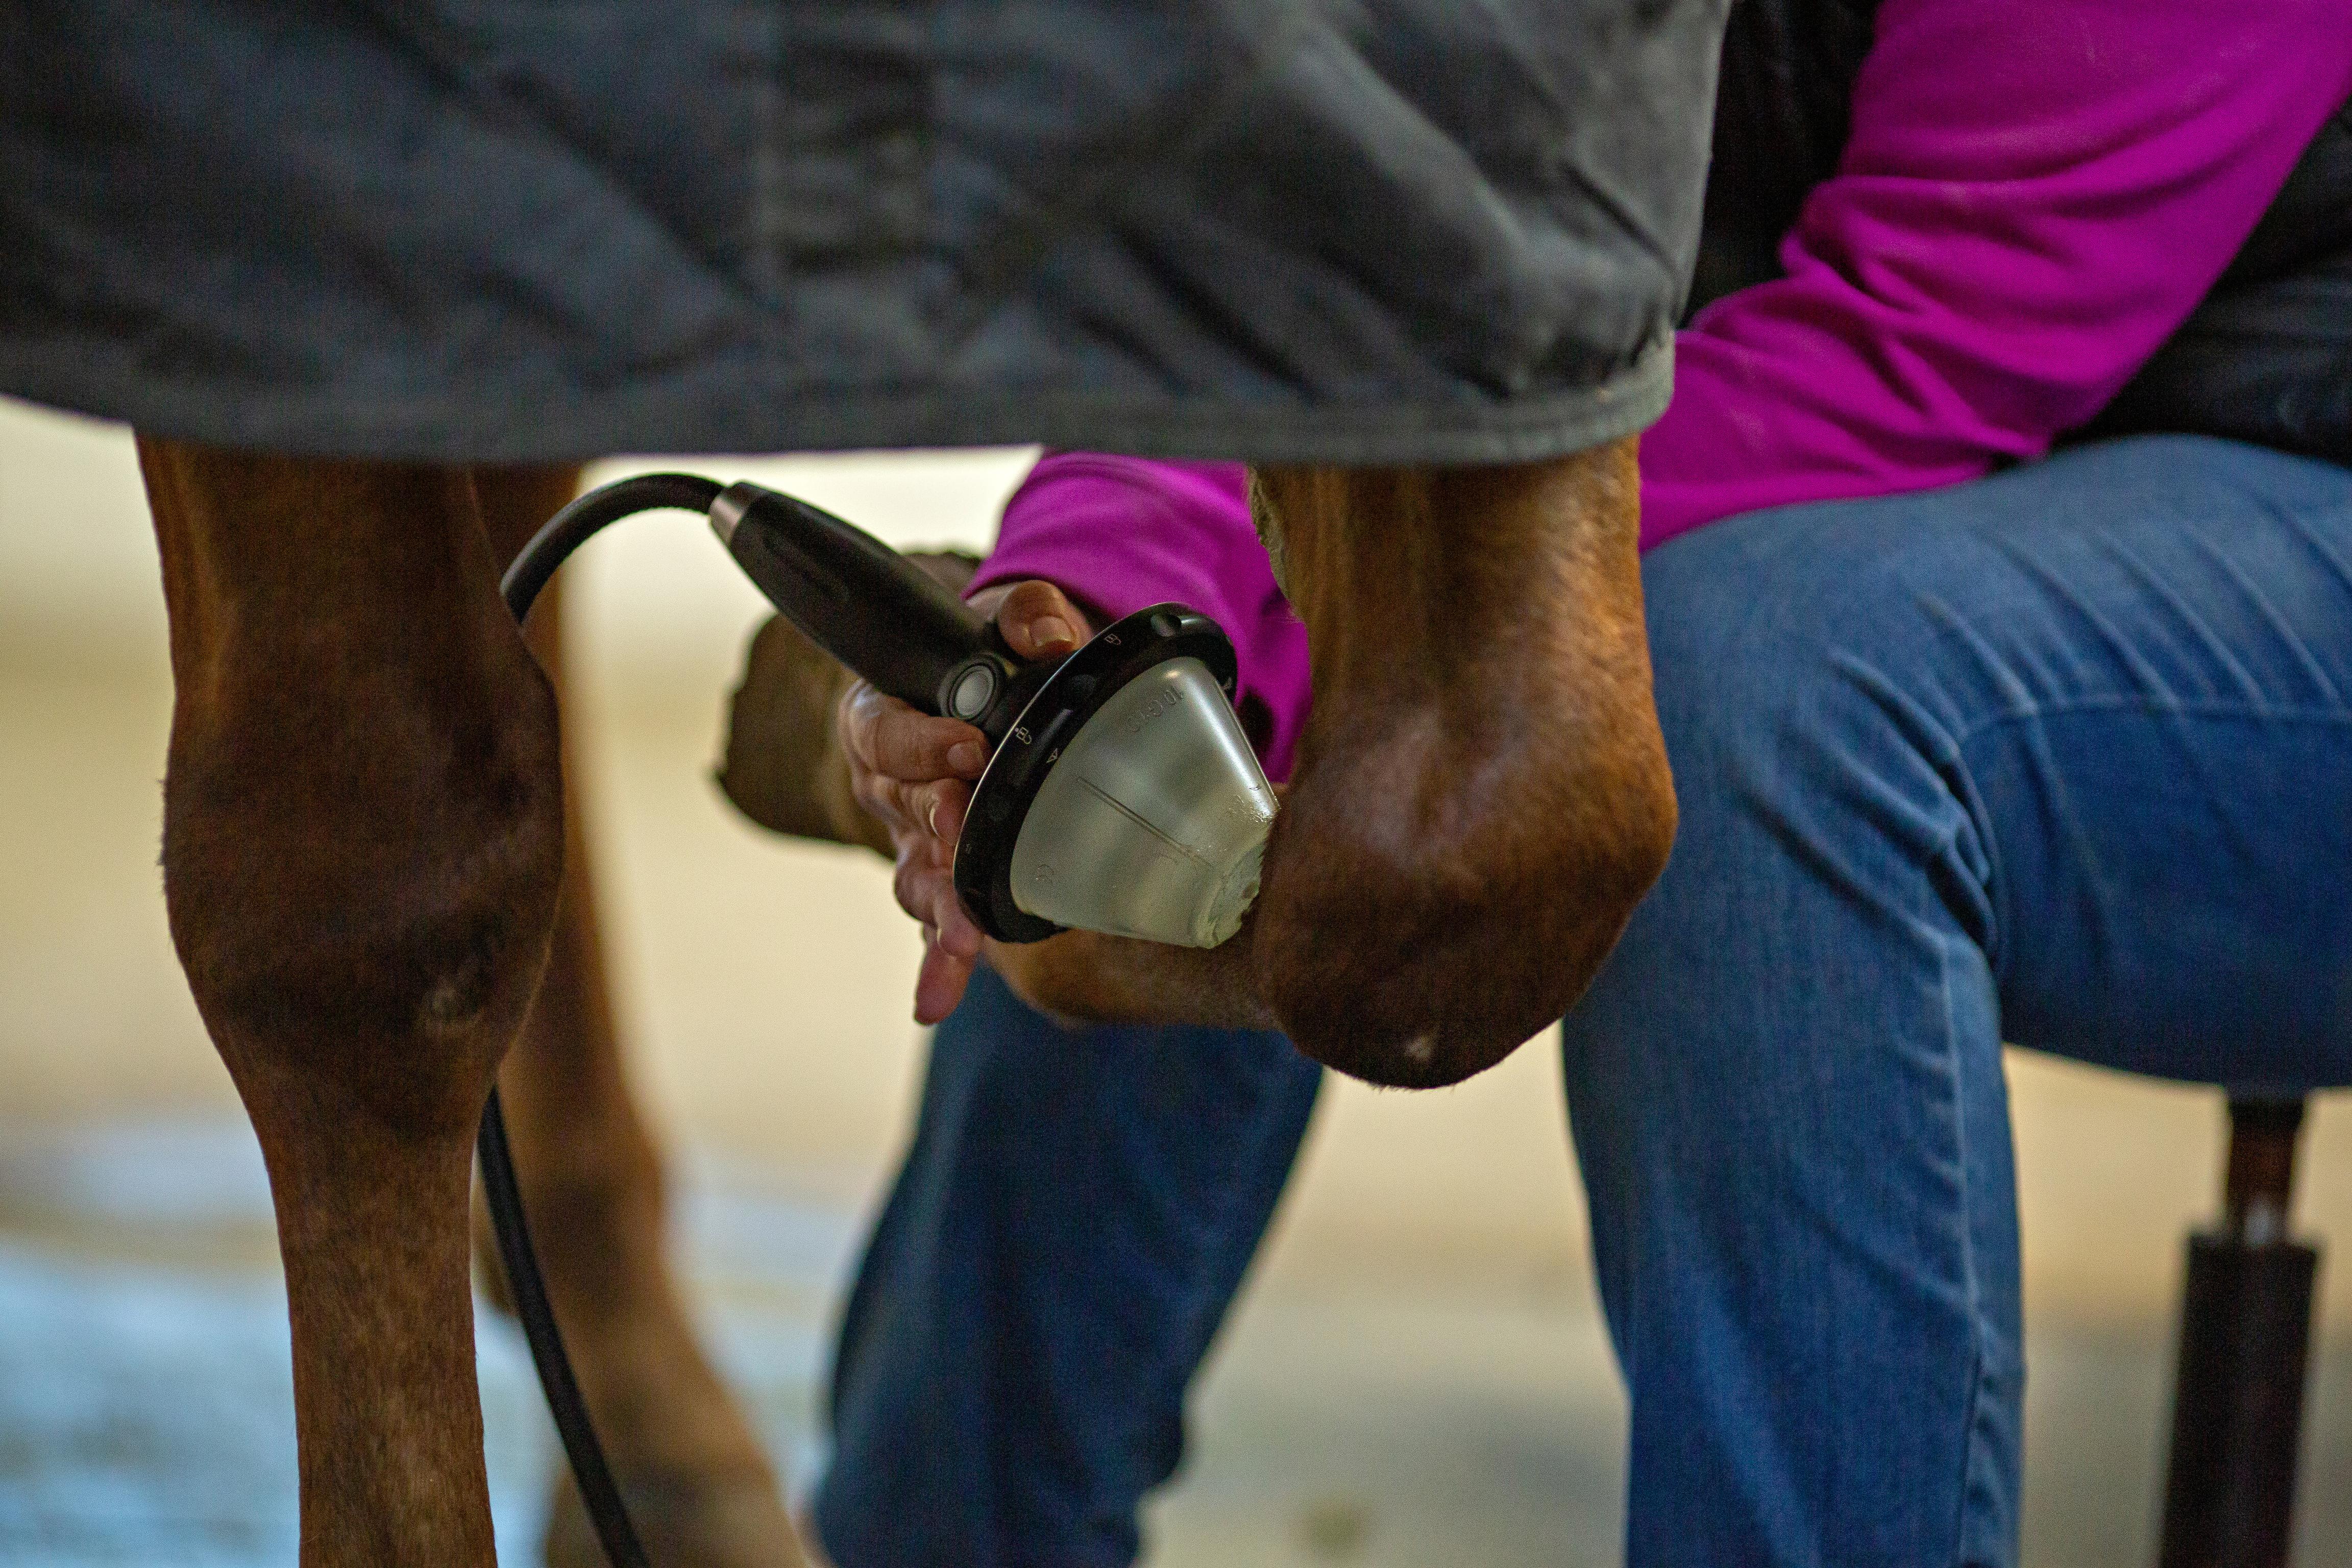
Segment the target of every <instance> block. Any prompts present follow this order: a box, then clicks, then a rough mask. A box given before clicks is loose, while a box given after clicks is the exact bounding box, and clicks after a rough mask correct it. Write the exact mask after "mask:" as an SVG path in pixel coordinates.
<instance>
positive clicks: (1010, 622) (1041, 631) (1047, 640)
mask: <svg viewBox="0 0 2352 1568" xmlns="http://www.w3.org/2000/svg"><path fill="white" fill-rule="evenodd" d="M1086 624H1087V618H1086V616H1083V615H1081V614H1079V613H1078V607H1077V606H1076V605H1073V604H1072V603H1070V599H1069V595H1066V594H1064V593H1063V592H1062V591H1061V590H1060V589H1059V588H1056V587H1055V586H1054V584H1051V583H1045V582H1039V581H1035V580H1034V579H1033V580H1032V581H1030V582H1026V583H1022V584H1016V585H1015V586H1014V588H1013V591H1012V592H1011V593H1009V594H1007V595H1004V602H1003V604H1002V605H998V606H997V607H996V627H997V630H999V631H1000V632H1002V633H1003V634H1004V642H1005V646H1006V647H1010V648H1011V649H1012V650H1013V653H1015V654H1016V655H1018V656H1019V657H1020V658H1029V659H1036V658H1061V657H1062V656H1063V655H1065V654H1068V653H1073V652H1076V649H1077V646H1078V642H1079V639H1080V638H1081V637H1084V636H1085V631H1084V628H1085V626H1086Z"/></svg>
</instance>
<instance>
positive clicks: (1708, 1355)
mask: <svg viewBox="0 0 2352 1568" xmlns="http://www.w3.org/2000/svg"><path fill="white" fill-rule="evenodd" d="M1644 581H1645V586H1646V591H1647V593H1648V596H1649V619H1650V637H1651V647H1652V652H1653V657H1654V661H1655V667H1656V680H1657V695H1658V707H1659V713H1660V717H1661V719H1662V720H1663V721H1664V726H1665V734H1666V742H1667V747H1668V751H1669V752H1670V754H1671V756H1672V758H1673V762H1674V766H1675V781H1676V784H1677V786H1678V791H1679V795H1680V799H1681V803H1682V828H1681V835H1680V837H1679V839H1678V840H1677V842H1676V844H1675V853H1674V858H1673V862H1672V864H1671V865H1670V866H1669V867H1668V868H1667V869H1666V873H1665V875H1664V878H1663V879H1661V880H1660V882H1659V884H1658V886H1657V889H1656V890H1655V891H1654V892H1653V893H1652V894H1651V896H1650V898H1649V900H1647V901H1646V902H1645V903H1644V904H1643V906H1642V908H1641V910H1639V911H1638V912H1637V913H1636V914H1635V916H1634V918H1633V923H1632V925H1631V926H1630V927H1629V928H1628V930H1627V931H1626V933H1625V936H1624V940H1623V941H1622V942H1621V943H1620V944H1619V946H1618V949H1617V951H1616V952H1615V954H1614V955H1613V956H1612V958H1611V960H1610V961H1609V963H1608V964H1607V965H1606V966H1605V967H1604V969H1603V971H1602V973H1601V976H1600V977H1599V979H1598V980H1597V981H1596V983H1595V984H1594V985H1593V987H1592V990H1591V993H1590V994H1588V995H1587V996H1586V997H1585V999H1584V1000H1583V1001H1582V1002H1581V1003H1580V1004H1579V1005H1578V1006H1577V1007H1576V1009H1575V1011H1574V1012H1572V1013H1571V1014H1570V1016H1569V1017H1568V1019H1567V1021H1566V1024H1565V1049H1566V1053H1567V1082H1568V1094H1569V1105H1570V1116H1571V1121H1572V1125H1573V1129H1574V1132H1575V1139H1576V1147H1577V1153H1578V1156H1579V1158H1580V1161H1581V1162H1582V1165H1583V1170H1584V1177H1585V1183H1586V1185H1587V1187H1588V1189H1589V1192H1590V1194H1591V1213H1592V1237H1593V1252H1594V1260H1595V1264H1596V1267H1597V1269H1598V1274H1599V1279H1600V1285H1601V1299H1602V1302H1603V1304H1604V1306H1605V1308H1606V1310H1607V1312H1608V1318H1609V1324H1610V1331H1611V1333H1612V1338H1613V1340H1614V1342H1615V1345H1616V1350H1617V1356H1618V1361H1619V1364H1620V1365H1621V1367H1622V1370H1623V1373H1624V1376H1625V1381H1626V1384H1627V1385H1628V1388H1629V1391H1630V1394H1631V1396H1632V1406H1633V1434H1632V1444H1633V1451H1632V1455H1631V1464H1630V1467H1629V1474H1630V1478H1631V1479H1630V1483H1629V1485H1630V1495H1629V1498H1628V1508H1627V1521H1626V1532H1627V1542H1626V1557H1627V1561H1628V1562H1629V1563H1633V1564H1637V1565H1646V1564H1652V1563H1675V1564H1717V1563H1719V1564H1740V1565H1743V1568H1745V1565H1750V1564H1759V1563H1842V1564H1843V1563H1886V1564H1900V1565H1902V1568H1923V1565H1929V1564H1979V1563H1983V1564H2000V1563H2012V1562H2014V1561H2015V1558H2016V1554H2017V1544H2016V1543H2017V1518H2018V1490H2019V1467H2020V1457H2019V1424H2020V1409H2021V1396H2022V1393H2023V1358H2022V1352H2021V1346H2020V1338H2019V1335H2020V1330H2019V1305H2018V1261H2017V1256H2018V1254H2017V1213H2016V1197H2015V1191H2014V1185H2013V1179H2012V1171H2011V1144H2010V1129H2009V1117H2008V1106H2007V1101H2006V1097H2005V1090H2004V1086H2003V1081H2002V1076H2001V1062H2000V1042H2001V1041H2002V1040H2003V1039H2004V1038H2006V1039H2009V1040H2011V1041H2013V1042H2016V1043H2017V1044H2020V1045H2024V1046H2031V1047H2038V1048H2041V1049H2044V1050H2050V1051H2055V1052H2060V1053H2063V1054H2064V1055H2067V1056H2071V1057H2076V1058H2082V1059H2084V1060H2087V1061H2093V1062H2098V1063H2103V1064H2105V1065H2107V1066H2111V1067H2117V1068H2128V1069H2131V1070H2134V1071H2138V1072H2146V1073H2155V1074H2159V1075H2162V1076H2165V1077H2168V1078H2179V1079H2198V1080H2203V1081H2209V1082H2219V1083H2225V1084H2229V1085H2231V1086H2235V1087H2250V1088H2251V1087H2264V1088H2273V1089H2305V1088H2310V1087H2316V1086H2320V1085H2326V1084H2342V1083H2346V1082H2352V472H2347V470H2346V469H2344V468H2336V467H2333V466H2330V465H2327V464H2324V463H2318V462H2313V461H2306V460H2303V459H2299V458H2288V457H2284V456H2280V455H2278V454H2275V453H2271V452H2265V451H2261V450H2257V449H2253V448H2250V447H2239V446H2233V445H2231V444H2228V443H2223V442H2219V441H2211V440H2205V439H2199V438H2190V437H2150V438H2141V439H2135V440H2127V441H2119V442H2114V443H2110V444H2105V445H2102V446H2096V447H2083V448H2078V449H2075V450H2073V451H2070V452H2066V453H2063V454H2062V455H2060V456H2058V457H2055V458H2051V459H2049V460H2048V461H2045V462H2042V463H2039V464H2035V465H2032V466H2031V467H2027V468H2018V469H2014V470H2011V471H2010V472H2008V473H2004V474H2001V475H2000V476H1997V477H1995V478H1992V479H1985V480H1982V481H1980V482H1978V483H1975V484H1970V485H1966V486H1961V487H1958V488H1955V489H1947V490H1941V491H1937V492H1933V493H1929V494H1924V495H1915V496H1907V497H1900V498H1894V499H1887V500H1869V501H1855V502H1845V503H1840V504H1835V505H1824V506H1811V507H1803V508H1792V509H1788V510H1780V511H1776V512H1769V513H1759V514H1755V515H1752V516H1748V517H1744V518H1738V519H1733V520H1730V521H1725V522H1721V523H1717V524H1716V525H1714V526H1712V527H1708V528H1705V529H1702V530H1700V531H1697V532H1696V533H1694V534H1691V535H1689V536H1687V537H1685V538H1684V539H1682V540H1679V541H1677V542H1674V543H1672V544H1669V545H1666V546H1664V548H1662V549H1660V550H1658V551H1656V552H1654V553H1653V554H1652V555H1651V556H1650V558H1649V560H1648V562H1647V563H1646V565H1645V568H1644ZM1315 1088H1316V1074H1315V1070H1314V1069H1313V1068H1311V1067H1309V1066H1308V1065H1307V1064H1305V1063H1304V1062H1303V1061H1301V1060H1300V1059H1298V1058H1296V1057H1295V1056H1293V1055H1292V1054H1291V1053H1290V1052H1289V1050H1288V1047H1286V1045H1285V1044H1284V1042H1283V1041H1282V1040H1281V1038H1280V1037H1278V1036H1271V1035H1260V1034H1245V1033H1221V1032H1217V1031H1207V1030H1132V1029H1102V1030H1091V1031H1085V1032H1079V1033H1068V1032H1065V1031H1062V1030H1060V1029H1057V1028H1056V1027H1055V1026H1053V1025H1052V1024H1050V1023H1048V1022H1046V1021H1045V1020H1044V1019H1042V1018H1039V1017H1038V1016H1035V1015H1034V1014H1032V1013H1030V1012H1028V1011H1027V1010H1026V1009H1024V1008H1023V1007H1022V1006H1021V1005H1019V1004H1018V1003H1017V1002H1015V1001H1014V1000H1013V999H1012V998H1011V997H1010V995H1009V994H1007V993H1006V992H1005V991H1004V990H1003V987H1002V986H1001V985H1000V984H995V983H994V982H993V981H992V980H990V979H987V978H983V979H982V982H981V983H980V984H978V985H977V986H976V987H975V990H974V993H973V994H972V995H971V998H970V999H969V1000H968V1001H967V1002H966V1004H965V1005H964V1006H963V1008H962V1009H961V1011H960V1012H959V1013H958V1014H957V1015H956V1016H954V1017H953V1018H952V1019H950V1021H949V1022H948V1024H947V1025H945V1026H942V1028H941V1029H940V1033H939V1037H938V1040H937V1043H936V1045H935V1047H934V1058H933V1063H932V1068H931V1077H930V1081H929V1087H928V1089H927V1091H926V1096H925V1100H924V1107H923V1113H922V1121H921V1125H920V1127H919V1130H918V1131H917V1133H916V1139H915V1146H914V1150H913V1152H912V1153H911V1154H910V1155H909V1157H908V1165H907V1170H906V1172H905V1173H904V1174H903V1175H902V1176H901V1178H900V1180H899V1183H898V1189H897V1191H896V1193H895V1194H893V1196H892V1198H891V1201H890V1205H889V1208H888V1210H887V1213H886V1214H885V1215H884V1217H883V1220H882V1223H881V1226H880V1228H879V1230H878V1231H877V1234H876V1236H875V1238H874V1242H873V1245H872V1247H871V1249H870V1251H869V1253H868V1255H867V1258H866V1266H865V1270H864V1273H863V1275H862V1277H861V1278H860V1279H859V1282H858V1286H857V1290H856V1297H855V1299H854V1300H853V1301H852V1303H851V1307H850V1311H849V1317H848V1321H847V1324H846V1326H845V1331H844V1333H843V1336H842V1345H841V1355H840V1363H839V1367H838V1370H837V1374H836V1379H835V1391H834V1401H835V1404H834V1414H835V1431H836V1440H837V1447H836V1449H835V1459H834V1463H833V1467H832V1470H831V1472H830V1474H829V1475H828V1476H827V1477H826V1479H825V1480H824V1488H823V1491H822V1493H821V1495H820V1498H819V1502H818V1509H817V1517H818V1521H819V1528H820V1531H821V1532H822V1534H823V1536H824V1541H825V1542H826V1544H827V1547H828V1549H829V1550H830V1552H832V1555H833V1556H834V1558H835V1562H836V1563H838V1564H839V1565H840V1568H885V1565H898V1564H916V1563H922V1564H931V1563H957V1564H966V1565H970V1568H997V1565H1000V1564H1012V1563H1024V1564H1025V1563H1050V1564H1064V1563H1068V1564H1081V1563H1083V1564H1118V1563H1127V1562H1129V1561H1130V1560H1131V1558H1132V1557H1133V1555H1134V1553H1135V1552H1136V1549H1137V1535H1136V1527H1135V1513H1136V1507H1137V1504H1138V1502H1139V1500H1140V1499H1141V1497H1142V1495H1143V1493H1144V1492H1145V1491H1146V1490H1147V1489H1150V1487H1151V1486H1153V1485H1155V1484H1157V1483H1158V1482H1159V1481H1160V1480H1162V1479H1165V1478H1166V1477H1167V1476H1168V1475H1169V1474H1170V1473H1171V1470H1172V1468H1173V1467H1174V1464H1175V1460H1176V1458H1177V1454H1178V1448H1179V1443H1180V1439H1181V1395H1182V1391H1183V1388H1184V1385H1185V1382H1186V1379H1187V1378H1188V1377H1189V1376H1190V1374H1191V1373H1192V1370H1193V1368H1194V1366H1195V1365H1196V1364H1197V1362H1198V1360H1199V1358H1200V1356H1201V1355H1202V1352H1203V1351H1204V1348H1205V1346H1206V1343H1207V1341H1208V1336H1209V1333H1210V1331H1211V1329H1212V1328H1213V1325H1214V1323H1215V1321H1216V1319H1217V1317H1218V1315H1219V1313H1220V1312H1221V1311H1222V1310H1223V1307H1224V1305H1225V1303H1226V1301H1227V1300H1229V1298H1230V1296H1231V1293H1232V1291H1233V1290H1234V1288H1235V1285H1236V1283H1237V1281H1238V1279H1240V1276H1241V1273H1242V1270H1243V1268H1244V1265H1245V1263H1246V1261H1247V1258H1248V1257H1249V1254H1250V1252H1251V1250H1252V1249H1253V1248H1254V1247H1255V1245H1256V1243H1257V1240H1258V1237H1259V1235H1260V1232H1261V1230H1262V1229H1263V1227H1264V1226H1265V1222H1266V1219H1267V1216H1268V1214H1269V1212H1270V1210H1271V1206H1272V1204H1273V1201H1274V1198H1275V1195H1276V1192H1277V1191H1278V1189H1279V1187H1280V1185H1281V1183H1282V1181H1283V1178H1284V1176H1285V1175H1286V1173H1287V1171H1288V1168H1289V1164H1290V1162H1291V1159H1292V1156H1293V1154H1294V1152H1295V1150H1296V1148H1297V1141H1298V1138H1299V1136H1300V1134H1301V1132H1302V1131H1303V1129H1304V1127H1305V1125H1306V1121H1307V1111H1308V1110H1309V1107H1310V1105H1311V1102H1312V1100H1313V1098H1314V1094H1315ZM2117 1197H2118V1200H2119V1201H2127V1200H2128V1194H2117Z"/></svg>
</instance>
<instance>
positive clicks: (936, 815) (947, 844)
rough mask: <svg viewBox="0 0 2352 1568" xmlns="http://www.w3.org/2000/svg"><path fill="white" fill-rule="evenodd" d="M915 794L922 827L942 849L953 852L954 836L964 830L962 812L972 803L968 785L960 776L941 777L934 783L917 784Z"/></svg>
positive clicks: (957, 836) (955, 838) (959, 834)
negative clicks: (937, 841)
mask: <svg viewBox="0 0 2352 1568" xmlns="http://www.w3.org/2000/svg"><path fill="white" fill-rule="evenodd" d="M915 796H916V799H915V805H917V806H918V808H919V809H920V811H921V812H922V822H923V826H924V827H926V828H927V829H929V832H930V835H931V837H933V838H936V839H938V840H939V842H940V848H941V849H942V850H944V851H946V852H948V853H950V854H952V853H953V852H954V849H955V842H956V840H957V838H959V837H961V836H962V833H963V819H964V813H965V811H966V810H967V809H969V808H970V806H971V785H970V784H966V783H964V782H963V780H961V779H941V780H940V782H939V783H937V784H921V785H918V786H917V787H916V790H915Z"/></svg>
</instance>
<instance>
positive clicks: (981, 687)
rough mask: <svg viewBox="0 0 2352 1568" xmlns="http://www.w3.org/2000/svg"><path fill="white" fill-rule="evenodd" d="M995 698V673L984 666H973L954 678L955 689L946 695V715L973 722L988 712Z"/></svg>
mask: <svg viewBox="0 0 2352 1568" xmlns="http://www.w3.org/2000/svg"><path fill="white" fill-rule="evenodd" d="M995 698H996V671H994V670H993V669H991V668H989V667H988V666H986V665H984V664H975V665H973V666H972V667H971V668H970V669H967V670H965V671H964V672H963V674H961V676H959V677H957V678H956V683H955V689H954V690H953V691H950V692H949V693H948V713H949V716H950V717H951V718H956V719H963V720H967V721H969V720H974V719H978V718H979V717H980V716H981V715H982V714H983V713H985V712H987V711H988V705H989V703H991V702H992V701H993V700H995Z"/></svg>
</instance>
